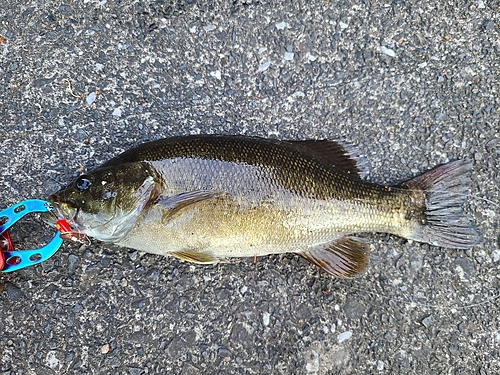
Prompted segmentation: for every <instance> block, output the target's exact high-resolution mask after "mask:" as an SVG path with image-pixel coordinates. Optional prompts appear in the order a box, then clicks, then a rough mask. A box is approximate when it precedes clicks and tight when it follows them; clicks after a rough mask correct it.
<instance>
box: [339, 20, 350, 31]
mask: <svg viewBox="0 0 500 375" xmlns="http://www.w3.org/2000/svg"><path fill="white" fill-rule="evenodd" d="M339 26H340V29H341V30H345V29H347V28H348V27H349V25H348V24H347V23H345V22H342V21H340V22H339Z"/></svg>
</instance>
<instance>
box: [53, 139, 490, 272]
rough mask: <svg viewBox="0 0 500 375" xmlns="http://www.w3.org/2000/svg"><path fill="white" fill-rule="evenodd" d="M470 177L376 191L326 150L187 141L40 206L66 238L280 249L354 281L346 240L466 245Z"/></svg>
mask: <svg viewBox="0 0 500 375" xmlns="http://www.w3.org/2000/svg"><path fill="white" fill-rule="evenodd" d="M470 169H471V162H469V161H464V160H458V161H453V162H450V163H447V164H444V165H441V166H439V167H437V168H435V169H433V170H431V171H429V172H427V173H425V174H423V175H421V176H418V177H415V178H413V179H411V180H409V181H406V182H404V183H402V184H400V185H399V186H395V187H387V186H383V185H377V184H372V183H369V182H367V181H364V180H363V179H362V178H361V177H360V174H361V172H362V171H361V167H359V166H358V164H357V162H356V160H355V159H354V158H352V157H351V156H350V155H349V152H348V151H347V150H346V148H345V147H344V146H342V145H341V144H339V143H337V142H334V141H329V140H319V141H314V140H309V141H278V140H271V139H263V138H255V137H246V136H216V135H197V136H185V137H174V138H169V139H162V140H158V141H153V142H148V143H145V144H142V145H140V146H138V147H135V148H133V149H130V150H128V151H126V152H124V153H122V154H120V155H118V156H116V157H115V158H113V159H111V160H109V161H108V162H106V163H104V164H103V165H101V166H100V167H98V168H96V169H95V170H93V171H90V172H88V173H85V174H83V175H81V176H80V177H78V178H77V179H76V180H75V181H74V182H72V183H71V184H69V185H68V186H67V187H65V188H63V189H62V190H60V191H58V192H57V193H55V194H53V195H51V196H50V198H49V201H50V202H51V203H52V205H53V207H54V209H55V210H54V212H55V215H56V216H57V217H58V218H64V219H66V220H67V221H68V223H69V224H70V226H71V228H72V230H74V232H75V233H79V234H84V235H88V236H89V237H94V238H96V239H98V240H100V241H104V242H112V243H115V244H118V245H121V246H124V247H129V248H133V249H137V250H140V251H145V252H149V253H154V254H162V255H172V256H174V257H177V258H180V259H184V260H187V261H190V262H195V263H205V264H208V263H217V262H219V261H221V260H224V259H226V258H229V257H253V256H255V255H258V256H260V255H267V254H278V253H287V252H291V253H297V254H300V255H301V256H302V257H304V258H305V259H307V260H309V261H310V262H312V263H314V264H315V265H317V266H318V267H320V268H322V269H324V270H325V271H327V272H328V273H330V274H332V275H334V276H337V277H354V276H356V275H358V274H359V273H361V272H363V271H364V270H365V269H366V267H367V265H368V261H369V246H368V245H367V244H366V243H365V242H364V241H363V240H361V239H359V238H356V237H354V236H353V235H355V234H358V233H363V232H383V233H391V234H394V235H397V236H401V237H404V238H407V239H411V240H415V241H419V242H425V243H429V244H432V245H435V246H442V247H449V248H470V247H473V246H475V245H478V244H479V243H480V242H481V236H480V234H479V232H478V230H477V229H476V227H475V225H474V224H473V223H471V222H470V221H469V220H468V219H467V217H466V216H465V214H464V213H463V211H462V208H461V206H462V203H463V202H462V199H463V197H464V196H465V194H466V193H467V189H468V187H467V184H468V178H469V177H468V176H469V172H470ZM45 220H46V221H48V222H50V221H53V219H52V218H51V216H50V215H45Z"/></svg>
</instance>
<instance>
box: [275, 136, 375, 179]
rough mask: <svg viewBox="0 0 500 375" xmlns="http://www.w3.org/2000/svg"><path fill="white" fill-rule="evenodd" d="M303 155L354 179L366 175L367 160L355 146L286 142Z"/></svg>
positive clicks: (324, 141)
mask: <svg viewBox="0 0 500 375" xmlns="http://www.w3.org/2000/svg"><path fill="white" fill-rule="evenodd" d="M284 143H286V144H287V145H288V146H290V147H291V148H293V149H295V150H296V151H299V152H301V153H303V154H306V155H309V156H311V157H313V158H314V159H316V160H318V161H320V162H322V163H324V164H326V165H328V166H330V167H333V168H335V169H337V170H339V171H341V172H343V173H346V174H348V175H351V176H354V177H358V176H359V177H363V176H364V175H365V174H366V171H367V168H366V163H367V162H366V158H364V157H363V156H361V155H360V154H359V152H358V151H357V150H356V149H355V147H354V146H351V145H349V144H344V143H341V142H338V141H332V140H326V139H323V140H305V141H284Z"/></svg>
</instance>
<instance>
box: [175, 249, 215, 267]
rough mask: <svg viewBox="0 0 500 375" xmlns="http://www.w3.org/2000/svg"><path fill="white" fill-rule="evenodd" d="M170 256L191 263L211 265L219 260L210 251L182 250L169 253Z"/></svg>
mask: <svg viewBox="0 0 500 375" xmlns="http://www.w3.org/2000/svg"><path fill="white" fill-rule="evenodd" d="M170 255H172V256H174V257H176V258H179V259H182V260H186V261H188V262H192V263H199V264H213V263H218V262H219V261H220V260H219V258H217V257H216V256H215V255H214V254H213V253H212V252H211V251H196V250H184V251H176V252H174V253H170Z"/></svg>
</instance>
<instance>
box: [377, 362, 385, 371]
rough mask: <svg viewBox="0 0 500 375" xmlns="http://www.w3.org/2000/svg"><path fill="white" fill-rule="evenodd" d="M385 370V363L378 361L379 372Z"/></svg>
mask: <svg viewBox="0 0 500 375" xmlns="http://www.w3.org/2000/svg"><path fill="white" fill-rule="evenodd" d="M383 369H384V362H382V361H377V370H379V371H382V370H383Z"/></svg>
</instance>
